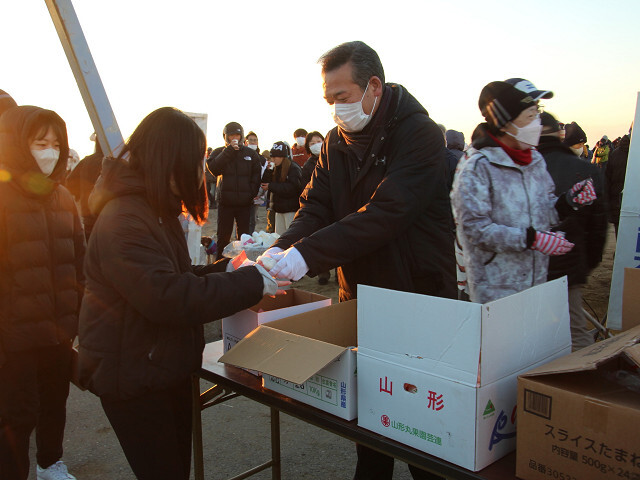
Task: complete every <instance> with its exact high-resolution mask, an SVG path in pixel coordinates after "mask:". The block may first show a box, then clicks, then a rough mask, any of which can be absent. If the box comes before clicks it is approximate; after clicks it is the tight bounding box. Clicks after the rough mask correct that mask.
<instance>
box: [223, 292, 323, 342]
mask: <svg viewBox="0 0 640 480" xmlns="http://www.w3.org/2000/svg"><path fill="white" fill-rule="evenodd" d="M328 305H331V299H330V298H328V297H325V296H323V295H318V294H317V293H311V292H305V291H304V290H298V289H297V288H291V289H289V290H287V294H286V295H277V296H276V297H275V298H274V297H268V296H266V297H263V298H262V300H260V303H258V304H257V305H254V306H253V307H251V308H247V309H245V310H242V311H240V312H238V313H236V314H234V315H231V316H230V317H226V318H223V319H222V340H223V341H224V351H225V353H226V352H228V351H229V349H230V348H231V347H233V346H234V345H235V344H236V343H238V342H239V341H240V340H242V339H243V338H244V336H245V335H247V334H248V333H249V332H250V331H252V330H253V329H255V328H256V327H258V326H259V325H262V324H263V323H266V322H272V321H273V320H279V319H280V318H285V317H290V316H291V315H297V314H298V313H303V312H307V311H309V310H313V309H315V308H321V307H326V306H328Z"/></svg>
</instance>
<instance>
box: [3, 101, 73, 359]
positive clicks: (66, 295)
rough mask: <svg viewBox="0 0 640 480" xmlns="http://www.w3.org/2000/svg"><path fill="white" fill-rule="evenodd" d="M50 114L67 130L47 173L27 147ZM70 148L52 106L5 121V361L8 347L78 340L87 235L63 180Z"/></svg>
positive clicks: (17, 111)
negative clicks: (37, 125) (35, 127)
mask: <svg viewBox="0 0 640 480" xmlns="http://www.w3.org/2000/svg"><path fill="white" fill-rule="evenodd" d="M43 117H44V118H46V119H47V120H48V121H49V122H50V123H54V124H57V125H58V126H59V127H60V130H61V131H63V132H64V138H59V139H58V140H59V142H60V156H59V158H60V160H59V161H58V163H57V164H56V166H55V168H54V170H53V172H52V173H51V175H50V176H49V177H46V176H45V175H44V174H43V173H42V171H41V170H40V167H39V166H38V163H37V162H36V160H35V158H34V157H33V155H32V154H31V151H30V149H29V140H28V138H27V135H28V132H29V130H30V129H31V126H32V125H34V123H35V122H38V123H39V122H40V121H41V120H42V119H43ZM68 154H69V147H68V143H67V138H66V126H65V123H64V121H63V120H62V119H61V118H60V117H59V116H58V115H57V114H56V113H55V112H52V111H51V110H44V109H42V108H38V107H33V106H21V107H14V108H12V109H10V110H8V111H7V112H5V113H4V114H3V115H2V118H1V119H0V365H1V364H2V357H3V354H2V352H3V350H4V351H23V350H28V349H33V348H38V347H44V346H51V345H58V344H60V343H63V342H69V341H70V340H71V339H72V338H74V337H75V335H76V332H77V327H78V310H79V308H80V301H81V298H82V291H83V287H84V277H83V274H82V261H83V257H84V252H85V244H84V233H83V231H82V225H81V223H80V218H79V217H78V212H77V210H76V206H75V203H74V202H73V198H72V196H71V194H70V193H69V192H68V191H67V190H66V189H65V188H64V187H63V186H61V185H60V181H61V180H62V179H63V178H64V176H65V170H66V162H64V161H63V159H66V158H67V157H68Z"/></svg>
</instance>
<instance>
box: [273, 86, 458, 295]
mask: <svg viewBox="0 0 640 480" xmlns="http://www.w3.org/2000/svg"><path fill="white" fill-rule="evenodd" d="M389 87H390V91H389V93H390V94H391V95H392V97H391V103H390V105H389V108H388V110H387V112H386V113H387V115H386V116H385V118H384V119H383V123H382V128H381V130H380V131H378V132H372V133H376V134H377V135H376V136H375V137H372V139H371V141H370V144H369V145H368V147H367V151H368V152H369V154H368V155H367V156H366V157H365V158H364V161H363V162H362V163H361V164H360V163H359V161H358V158H357V156H356V154H355V153H354V152H353V151H352V149H351V148H350V147H349V146H348V145H347V143H346V142H345V140H344V138H343V137H342V136H341V134H340V132H339V129H338V128H337V127H336V128H334V129H333V130H331V131H330V132H329V134H328V135H327V137H326V139H325V141H324V144H323V146H322V151H321V153H320V159H319V160H318V163H317V165H316V168H315V170H314V171H313V175H312V177H311V182H310V183H309V184H308V185H307V186H306V188H305V190H304V191H303V193H302V195H301V197H300V205H301V208H300V210H298V213H297V215H296V218H295V219H294V221H293V222H292V224H291V225H290V227H289V229H288V230H287V232H286V233H285V234H284V235H282V236H281V237H280V238H279V239H278V241H277V242H276V244H275V246H277V247H280V248H283V249H286V248H289V247H290V246H292V245H293V246H295V247H296V248H297V249H298V250H299V252H300V253H301V255H302V257H303V258H304V259H305V261H306V263H307V265H308V266H309V275H311V276H315V275H317V274H318V273H321V272H326V271H328V270H331V269H332V268H335V267H339V268H338V280H339V283H340V300H341V301H343V300H349V299H351V298H355V297H356V295H357V285H358V284H365V285H372V286H376V287H382V288H389V289H393V290H401V291H406V292H416V293H424V294H429V295H437V296H442V297H448V298H456V277H455V257H454V251H453V245H454V237H453V232H452V231H451V223H450V222H451V208H450V203H449V198H448V194H447V186H446V179H445V159H444V139H443V136H442V132H441V130H440V129H439V128H438V126H437V125H436V124H435V123H434V122H433V120H431V119H430V118H429V114H428V113H427V111H426V110H425V109H424V107H422V105H420V103H418V101H417V100H416V99H415V98H414V97H413V96H411V94H409V92H407V91H406V90H405V89H404V88H403V87H402V86H400V85H397V84H390V85H389ZM386 94H387V93H385V95H386ZM381 102H382V101H381ZM379 113H380V111H377V112H376V115H374V118H373V119H372V121H371V122H370V124H369V125H367V127H370V126H371V125H372V124H374V122H375V121H376V116H377V115H378V114H379ZM366 132H367V128H365V130H363V133H365V134H366Z"/></svg>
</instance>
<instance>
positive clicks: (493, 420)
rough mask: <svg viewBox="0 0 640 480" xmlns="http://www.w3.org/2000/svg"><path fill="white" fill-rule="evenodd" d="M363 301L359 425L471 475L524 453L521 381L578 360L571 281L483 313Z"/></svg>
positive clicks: (386, 298) (478, 308) (363, 291)
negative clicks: (520, 449)
mask: <svg viewBox="0 0 640 480" xmlns="http://www.w3.org/2000/svg"><path fill="white" fill-rule="evenodd" d="M358 298H359V300H358V392H359V397H358V412H359V417H358V425H360V426H362V427H364V428H367V429H369V430H372V431H374V432H377V433H380V434H382V435H385V436H387V437H389V438H392V439H394V440H397V441H399V442H402V443H405V444H407V445H410V446H412V447H414V448H417V449H419V450H421V451H424V452H427V453H429V454H432V455H435V456H437V457H440V458H443V459H444V460H447V461H449V462H452V463H455V464H457V465H460V466H462V467H464V468H467V469H469V470H474V471H477V470H480V469H482V468H484V467H485V466H487V465H489V464H490V463H492V462H494V461H496V460H498V459H499V458H501V457H503V456H504V455H506V454H507V453H509V452H510V451H512V450H513V449H514V448H515V411H516V398H517V377H518V375H519V374H520V373H523V372H525V371H527V370H529V369H531V368H533V367H535V366H538V365H541V364H543V363H546V362H548V361H550V360H552V359H553V358H556V357H559V356H562V355H566V354H568V353H570V351H571V334H570V331H569V306H568V299H567V280H566V278H561V279H558V280H555V281H553V282H548V283H546V284H544V285H539V286H537V287H534V288H531V289H528V290H525V291H524V292H520V293H518V294H515V295H511V296H509V297H506V298H502V299H500V300H496V301H494V302H490V303H487V304H484V305H481V304H477V303H470V302H461V301H457V300H449V299H443V298H437V297H430V296H426V295H417V294H411V293H405V292H398V291H394V290H385V289H380V288H374V287H367V286H359V287H358Z"/></svg>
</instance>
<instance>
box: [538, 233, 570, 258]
mask: <svg viewBox="0 0 640 480" xmlns="http://www.w3.org/2000/svg"><path fill="white" fill-rule="evenodd" d="M572 248H573V243H571V242H569V241H568V240H566V239H565V238H564V232H536V239H535V240H534V242H533V245H531V250H537V251H539V252H540V253H542V254H544V255H564V254H565V253H567V252H570V251H571V249H572Z"/></svg>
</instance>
